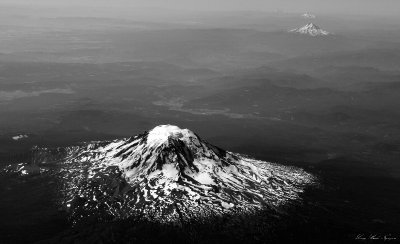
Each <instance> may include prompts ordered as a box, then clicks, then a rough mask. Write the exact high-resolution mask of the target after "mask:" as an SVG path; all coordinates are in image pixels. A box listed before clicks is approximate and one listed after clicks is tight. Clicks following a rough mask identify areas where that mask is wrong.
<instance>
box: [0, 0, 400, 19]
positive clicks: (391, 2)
mask: <svg viewBox="0 0 400 244" xmlns="http://www.w3.org/2000/svg"><path fill="white" fill-rule="evenodd" d="M0 3H6V4H19V5H31V6H71V5H80V6H84V5H86V6H103V7H105V6H106V7H114V8H126V7H137V8H141V7H156V8H167V9H178V10H182V9H187V10H202V11H207V10H210V11H211V10H212V11H237V10H261V11H274V10H278V9H279V10H282V11H287V12H316V13H318V12H320V13H345V14H352V13H353V14H369V15H396V14H399V15H400V0H0Z"/></svg>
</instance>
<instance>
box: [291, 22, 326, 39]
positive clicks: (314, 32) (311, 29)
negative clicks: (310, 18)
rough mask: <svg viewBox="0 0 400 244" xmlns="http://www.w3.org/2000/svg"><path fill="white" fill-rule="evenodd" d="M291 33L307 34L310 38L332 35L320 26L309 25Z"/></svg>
mask: <svg viewBox="0 0 400 244" xmlns="http://www.w3.org/2000/svg"><path fill="white" fill-rule="evenodd" d="M289 32H293V33H299V34H305V35H310V36H328V35H331V33H329V32H328V31H325V30H323V29H321V28H320V27H319V26H318V25H315V24H313V23H308V24H306V25H305V26H303V27H300V28H297V29H293V30H290V31H289Z"/></svg>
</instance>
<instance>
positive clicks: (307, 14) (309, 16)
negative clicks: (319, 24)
mask: <svg viewBox="0 0 400 244" xmlns="http://www.w3.org/2000/svg"><path fill="white" fill-rule="evenodd" d="M301 16H302V17H303V18H306V19H315V18H316V17H317V16H315V15H314V14H310V13H304V14H302V15H301Z"/></svg>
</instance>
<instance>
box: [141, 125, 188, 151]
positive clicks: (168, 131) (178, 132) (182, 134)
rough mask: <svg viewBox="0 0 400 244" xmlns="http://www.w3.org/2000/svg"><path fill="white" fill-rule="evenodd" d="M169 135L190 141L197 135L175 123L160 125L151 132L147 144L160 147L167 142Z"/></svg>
mask: <svg viewBox="0 0 400 244" xmlns="http://www.w3.org/2000/svg"><path fill="white" fill-rule="evenodd" d="M169 137H173V138H175V139H180V140H182V141H186V142H190V138H195V137H196V136H195V135H194V133H193V132H191V131H190V130H188V129H181V128H179V127H178V126H175V125H160V126H157V127H155V128H154V129H152V130H151V131H150V132H149V135H148V136H147V146H151V147H158V146H160V145H161V144H164V143H165V142H167V141H168V138H169Z"/></svg>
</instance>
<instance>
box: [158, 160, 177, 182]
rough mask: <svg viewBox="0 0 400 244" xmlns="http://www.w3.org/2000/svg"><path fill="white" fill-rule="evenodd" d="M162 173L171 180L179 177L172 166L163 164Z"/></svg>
mask: <svg viewBox="0 0 400 244" xmlns="http://www.w3.org/2000/svg"><path fill="white" fill-rule="evenodd" d="M162 171H163V174H164V176H165V177H167V178H169V179H173V180H175V179H176V178H177V177H178V175H179V171H178V169H177V168H176V167H175V165H173V164H164V165H163V168H162Z"/></svg>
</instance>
